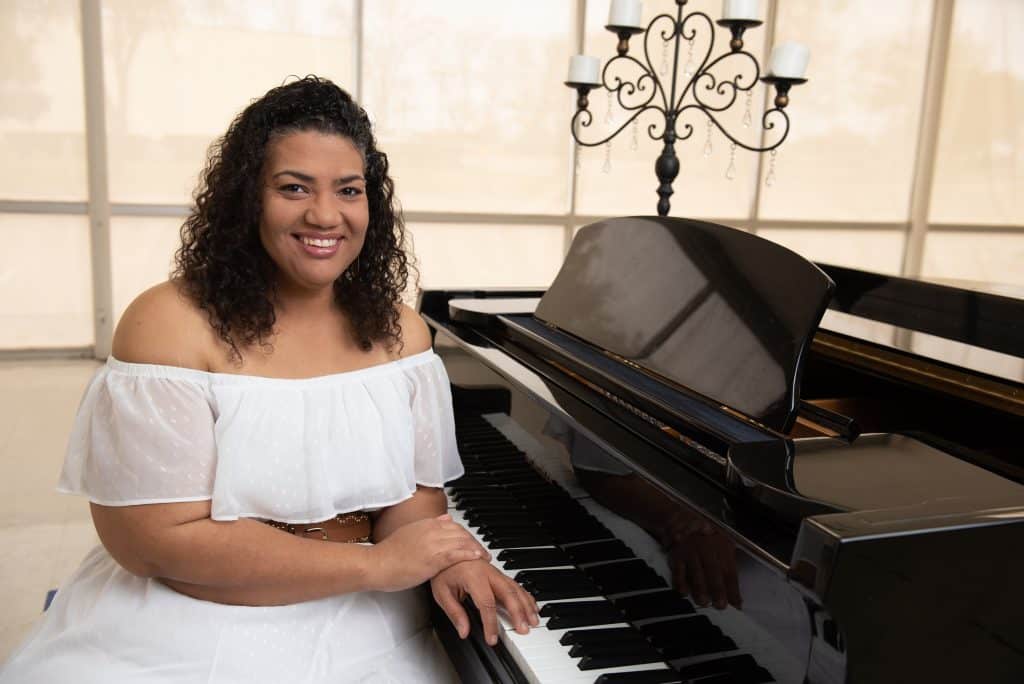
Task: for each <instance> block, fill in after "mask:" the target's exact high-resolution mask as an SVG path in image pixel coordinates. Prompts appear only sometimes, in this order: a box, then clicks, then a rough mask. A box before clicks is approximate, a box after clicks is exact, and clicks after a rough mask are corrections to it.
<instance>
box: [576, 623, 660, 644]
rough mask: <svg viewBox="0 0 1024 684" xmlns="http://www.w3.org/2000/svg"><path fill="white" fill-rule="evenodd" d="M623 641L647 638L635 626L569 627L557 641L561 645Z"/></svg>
mask: <svg viewBox="0 0 1024 684" xmlns="http://www.w3.org/2000/svg"><path fill="white" fill-rule="evenodd" d="M623 641H642V642H644V643H645V644H646V643H647V639H645V638H644V635H643V634H641V633H640V632H639V631H638V630H637V629H636V627H606V628H604V629H570V630H569V631H568V632H566V633H565V634H563V635H562V636H561V638H560V639H559V640H558V643H560V644H562V645H563V646H573V645H575V644H609V643H616V642H623Z"/></svg>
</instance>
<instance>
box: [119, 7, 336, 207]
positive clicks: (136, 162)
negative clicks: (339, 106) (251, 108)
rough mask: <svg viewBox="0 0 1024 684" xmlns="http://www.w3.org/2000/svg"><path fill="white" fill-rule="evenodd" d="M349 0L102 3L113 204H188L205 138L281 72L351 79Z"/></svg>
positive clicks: (217, 132) (279, 80)
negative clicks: (345, 0) (347, 0)
mask: <svg viewBox="0 0 1024 684" xmlns="http://www.w3.org/2000/svg"><path fill="white" fill-rule="evenodd" d="M353 36H354V30H353V25H352V2H351V1H349V2H344V1H342V0H319V1H314V0H303V2H284V1H280V0H275V1H268V0H263V1H261V2H249V1H248V0H222V1H221V2H207V1H206V0H146V1H145V2H136V1H135V0H105V1H104V3H103V48H104V60H105V67H106V88H107V131H108V132H107V137H108V140H109V145H110V194H111V199H112V200H113V201H115V202H140V203H141V202H157V203H188V202H189V201H190V198H191V193H192V190H193V189H194V187H195V185H196V179H197V178H198V174H199V170H200V168H201V167H202V165H203V162H204V159H205V153H206V148H207V146H208V145H209V144H210V142H211V141H212V140H213V139H214V138H216V137H217V136H220V135H222V134H223V133H224V131H225V130H226V129H227V127H228V124H229V123H230V122H231V120H232V119H233V118H234V116H235V115H236V114H237V113H238V112H239V111H241V110H242V109H243V108H244V107H245V106H246V105H247V104H248V103H249V102H250V101H251V100H253V99H255V98H257V97H259V96H260V95H262V94H263V93H265V92H266V91H267V90H269V89H270V88H272V87H274V86H278V85H281V83H282V82H284V81H285V80H286V79H287V78H288V77H289V76H291V75H299V76H303V75H305V74H309V73H316V74H317V75H320V76H325V77H327V78H330V79H332V80H334V81H335V82H336V83H338V84H339V85H341V86H342V87H343V88H344V87H347V88H349V89H351V88H352V87H353V86H354V83H353V71H352V69H353V67H352V65H353Z"/></svg>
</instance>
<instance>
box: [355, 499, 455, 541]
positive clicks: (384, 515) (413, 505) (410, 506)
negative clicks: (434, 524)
mask: <svg viewBox="0 0 1024 684" xmlns="http://www.w3.org/2000/svg"><path fill="white" fill-rule="evenodd" d="M447 510H448V497H447V496H445V494H444V490H443V489H438V488H437V487H421V486H418V485H417V487H416V491H415V492H414V493H413V495H412V496H411V497H410V498H408V499H406V500H405V501H402V502H401V503H397V504H395V505H394V506H388V507H387V508H384V509H381V510H380V511H379V512H378V513H376V514H375V515H374V516H373V518H374V519H373V541H374V543H377V542H380V541H382V540H384V539H387V537H388V535H389V534H391V533H392V532H394V531H395V530H397V529H398V528H399V527H401V526H402V525H408V524H409V523H411V522H416V521H417V520H423V519H424V518H436V517H437V516H439V515H443V514H444V512H445V511H447Z"/></svg>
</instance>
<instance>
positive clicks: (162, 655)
mask: <svg viewBox="0 0 1024 684" xmlns="http://www.w3.org/2000/svg"><path fill="white" fill-rule="evenodd" d="M461 474H462V464H461V462H460V459H459V455H458V452H457V449H456V444H455V429H454V418H453V414H452V402H451V390H450V387H449V384H448V379H447V376H446V374H445V370H444V366H443V365H442V363H441V360H440V357H438V356H436V355H435V354H434V352H433V351H427V352H423V353H420V354H416V355H413V356H409V357H406V358H403V359H400V360H398V361H393V362H391V363H387V364H384V365H380V366H373V367H370V368H365V369H362V370H356V371H350V372H347V373H339V374H335V375H328V376H323V377H316V378H309V379H298V380H287V379H274V378H263V377H254V376H242V375H231V374H223V373H207V372H203V371H196V370H190V369H185V368H176V367H170V366H157V365H146V364H134V363H124V362H121V361H117V360H115V359H110V360H109V361H108V362H107V364H106V365H105V366H103V367H102V368H100V369H99V371H97V373H96V376H95V377H94V378H93V380H92V381H91V383H90V384H89V386H88V388H87V389H86V392H85V396H84V398H83V400H82V404H81V406H80V407H79V412H78V416H77V418H76V420H75V424H74V428H73V430H72V433H71V439H70V444H69V446H68V451H67V456H66V459H65V464H64V470H63V472H62V473H61V478H60V484H59V486H58V488H59V489H60V491H63V492H67V493H71V494H81V495H84V496H87V497H88V498H89V499H90V500H91V501H93V502H95V503H99V504H104V505H107V506H125V505H133V504H147V503H170V502H182V501H201V500H210V502H211V508H212V513H211V517H212V518H213V519H214V520H237V519H238V518H260V519H269V520H278V521H281V522H293V523H303V522H316V521H320V520H326V519H327V518H330V517H332V516H334V515H335V514H338V513H346V512H350V511H359V510H369V509H378V508H381V507H384V506H390V505H392V504H396V503H398V502H400V501H403V500H404V499H407V498H409V497H410V496H411V495H412V494H413V492H414V491H415V488H416V485H417V484H422V485H427V486H432V487H437V486H441V485H442V484H444V483H445V482H446V481H448V480H451V479H454V478H456V477H458V476H460V475H461ZM324 543H331V542H324ZM427 600H428V596H427V594H426V593H425V592H423V591H422V590H409V591H402V592H393V593H384V592H365V593H357V594H345V595H341V596H334V597H330V598H324V599H319V600H315V601H307V602H304V603H298V604H294V605H286V606H270V607H250V606H230V605H223V604H219V603H213V602H209V601H201V600H197V599H193V598H190V597H188V596H184V595H182V594H179V593H177V592H175V591H173V590H172V589H169V588H167V587H166V586H164V585H163V584H161V583H160V582H158V581H156V580H152V579H143V578H140V577H136V576H134V575H131V574H130V573H128V572H126V571H125V570H124V569H123V568H121V567H120V566H119V565H118V564H117V563H116V562H115V561H114V560H113V559H112V558H111V557H110V555H109V554H108V553H107V552H106V550H105V549H104V548H103V547H102V546H97V547H96V548H95V549H94V550H93V551H91V552H90V553H89V554H88V555H87V556H86V558H85V560H84V561H83V562H82V565H81V566H80V567H79V568H78V570H76V571H75V572H74V574H73V575H72V576H71V577H70V578H69V579H68V580H66V581H65V582H64V583H63V584H62V586H61V587H60V588H59V590H58V592H57V596H56V598H55V599H54V601H53V604H52V605H51V606H50V609H49V611H48V612H47V614H46V617H45V618H44V619H43V620H42V621H41V623H40V625H39V626H38V627H37V628H36V629H35V631H34V632H33V633H32V634H31V635H30V636H29V637H28V639H27V640H26V641H25V643H24V644H22V646H21V647H20V648H19V649H18V650H16V651H15V653H14V654H13V655H12V656H11V658H10V659H9V660H8V662H7V663H6V664H5V665H4V667H3V668H2V669H0V682H2V684H13V683H15V682H17V683H18V684H28V683H35V682H46V683H47V684H54V683H59V682H74V683H75V684H86V683H88V682H97V683H98V682H103V683H104V684H111V683H114V682H117V683H122V682H124V683H128V682H132V683H134V682H146V683H161V684H163V683H167V684H171V683H173V684H183V683H186V682H202V683H203V684H222V683H229V682H230V683H239V684H241V683H245V684H250V683H255V682H268V683H269V682H273V683H275V684H300V683H306V682H309V683H319V682H325V683H326V682H329V683H331V684H341V683H342V682H367V683H369V682H374V683H376V682H401V683H403V684H404V683H407V682H449V681H451V680H452V679H453V678H454V675H453V674H452V671H451V666H450V663H449V661H448V659H447V658H446V656H445V655H444V653H443V651H442V650H441V649H440V647H439V646H438V644H437V641H436V639H435V638H434V636H433V633H432V631H431V629H430V626H429V622H428V617H427V615H428V612H427V609H428V605H427V603H426V602H427Z"/></svg>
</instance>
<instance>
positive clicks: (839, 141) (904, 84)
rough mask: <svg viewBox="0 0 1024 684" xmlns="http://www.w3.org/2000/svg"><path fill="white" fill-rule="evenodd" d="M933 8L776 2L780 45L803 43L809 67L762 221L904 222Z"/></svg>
mask: <svg viewBox="0 0 1024 684" xmlns="http://www.w3.org/2000/svg"><path fill="white" fill-rule="evenodd" d="M960 4H963V3H960ZM931 7H932V2H931V0H903V1H901V2H890V3H880V2H868V1H865V0H841V1H840V0H836V1H834V2H780V3H778V11H779V17H778V26H777V29H776V39H777V41H778V42H783V41H799V42H803V43H806V44H807V45H808V46H809V47H810V49H811V63H810V67H809V68H808V70H807V76H808V79H809V81H808V82H807V83H806V84H804V85H801V86H797V87H795V88H794V89H793V90H792V91H791V92H790V105H789V107H788V108H787V112H788V113H789V115H790V117H791V119H792V122H793V128H792V132H791V133H790V135H789V138H788V139H787V140H786V142H785V143H784V144H783V145H782V147H781V148H779V153H778V159H777V166H776V181H775V184H774V185H773V186H772V187H770V188H763V189H762V192H761V212H760V214H761V217H762V218H771V219H806V220H814V219H824V220H833V221H843V220H852V221H904V220H906V219H907V214H908V211H909V202H910V188H911V180H912V175H913V168H914V154H915V149H916V145H917V137H918V128H919V125H920V113H921V94H922V91H923V84H924V72H925V60H926V58H927V52H928V35H929V30H930V28H931V23H930V22H931Z"/></svg>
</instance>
